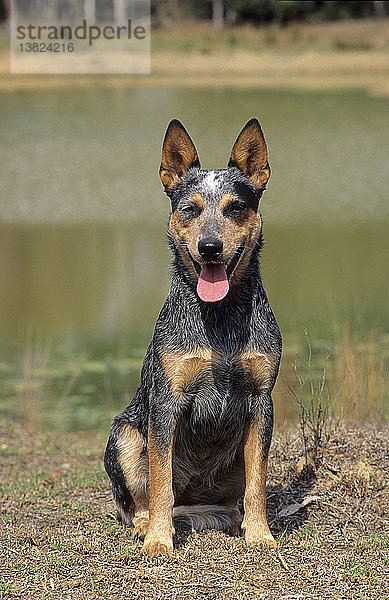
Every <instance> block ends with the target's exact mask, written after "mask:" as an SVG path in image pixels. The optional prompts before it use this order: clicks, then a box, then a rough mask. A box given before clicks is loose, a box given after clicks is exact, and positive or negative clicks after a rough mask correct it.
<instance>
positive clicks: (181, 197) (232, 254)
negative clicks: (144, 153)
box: [159, 119, 270, 302]
mask: <svg viewBox="0 0 389 600" xmlns="http://www.w3.org/2000/svg"><path fill="white" fill-rule="evenodd" d="M159 172H160V177H161V180H162V183H163V185H164V188H165V191H166V193H167V195H168V196H169V198H170V200H171V203H172V214H171V216H170V221H169V235H170V238H171V240H172V242H173V244H174V247H175V249H176V250H177V251H178V252H179V253H180V256H181V258H182V260H183V262H184V264H185V266H186V269H187V271H188V273H189V274H190V276H191V278H192V279H193V283H194V284H195V285H196V286H197V293H198V295H199V297H200V298H201V300H203V301H204V302H217V301H219V300H222V299H223V298H224V297H225V296H226V295H227V293H228V290H229V286H230V285H235V284H237V283H239V281H240V280H241V278H242V276H243V275H244V273H245V271H246V269H247V266H248V264H249V261H250V257H251V255H252V253H253V251H254V249H255V248H256V246H257V244H258V240H259V238H260V235H261V229H262V222H261V217H260V215H259V213H258V206H259V200H260V197H261V195H262V193H263V191H264V189H265V187H266V184H267V181H268V179H269V177H270V167H269V163H268V159H267V149H266V143H265V138H264V136H263V133H262V130H261V127H260V125H259V122H258V121H257V119H251V120H250V121H249V122H248V123H247V124H246V125H245V127H244V128H243V129H242V131H241V132H240V134H239V136H238V138H237V140H236V142H235V144H234V146H233V148H232V152H231V157H230V160H229V163H228V168H227V169H212V170H200V162H199V159H198V155H197V151H196V148H195V146H194V144H193V142H192V140H191V138H190V137H189V134H188V133H187V131H186V130H185V128H184V127H183V125H182V124H181V123H180V122H179V121H177V120H173V121H171V122H170V123H169V126H168V128H167V131H166V135H165V139H164V142H163V147H162V162H161V167H160V171H159Z"/></svg>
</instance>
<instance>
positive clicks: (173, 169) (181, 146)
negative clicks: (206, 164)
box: [159, 119, 200, 190]
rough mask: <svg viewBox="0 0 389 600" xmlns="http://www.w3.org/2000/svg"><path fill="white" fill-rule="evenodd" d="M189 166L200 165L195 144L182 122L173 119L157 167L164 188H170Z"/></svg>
mask: <svg viewBox="0 0 389 600" xmlns="http://www.w3.org/2000/svg"><path fill="white" fill-rule="evenodd" d="M191 167H200V162H199V157H198V156H197V151H196V148H195V145H194V143H193V142H192V140H191V139H190V136H189V134H188V132H187V131H186V129H185V127H184V126H183V125H182V123H180V121H177V119H173V121H170V123H169V126H168V128H167V131H166V134H165V139H164V140H163V145H162V161H161V166H160V168H159V175H160V177H161V181H162V183H163V185H164V187H165V190H170V188H172V187H173V186H174V185H175V184H176V183H177V182H178V181H179V180H180V179H181V177H183V176H184V175H185V173H186V172H187V170H188V169H190V168H191Z"/></svg>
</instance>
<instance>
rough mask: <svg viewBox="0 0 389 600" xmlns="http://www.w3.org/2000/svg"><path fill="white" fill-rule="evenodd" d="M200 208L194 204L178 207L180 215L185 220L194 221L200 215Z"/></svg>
mask: <svg viewBox="0 0 389 600" xmlns="http://www.w3.org/2000/svg"><path fill="white" fill-rule="evenodd" d="M200 212H201V211H200V208H199V207H198V206H197V205H196V204H184V205H183V206H181V207H180V213H181V214H182V215H183V216H184V217H185V219H194V218H195V217H198V216H199V214H200Z"/></svg>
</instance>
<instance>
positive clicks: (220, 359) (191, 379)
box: [162, 348, 276, 400]
mask: <svg viewBox="0 0 389 600" xmlns="http://www.w3.org/2000/svg"><path fill="white" fill-rule="evenodd" d="M275 361H276V359H275V357H274V356H273V355H271V354H267V353H264V352H261V351H259V350H255V349H246V350H244V351H242V352H237V353H235V354H233V355H231V356H226V355H223V354H222V353H221V352H219V351H216V350H213V349H212V348H194V349H192V350H190V351H187V352H182V353H165V354H164V355H163V358H162V363H163V368H164V370H165V373H166V376H167V379H168V382H169V384H170V386H171V388H172V391H173V393H174V395H175V396H176V397H177V398H181V399H192V400H196V399H197V400H201V397H202V396H203V395H204V394H208V395H211V396H212V397H216V396H217V397H221V398H226V397H227V396H228V395H229V394H234V393H235V392H238V393H240V395H243V396H244V395H252V394H254V395H259V394H261V393H262V392H263V391H264V390H265V389H266V388H267V387H268V386H269V383H270V381H271V378H272V374H273V372H274V368H275Z"/></svg>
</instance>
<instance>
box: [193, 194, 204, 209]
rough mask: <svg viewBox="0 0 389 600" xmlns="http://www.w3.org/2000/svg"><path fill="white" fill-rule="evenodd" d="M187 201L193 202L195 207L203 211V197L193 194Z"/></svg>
mask: <svg viewBox="0 0 389 600" xmlns="http://www.w3.org/2000/svg"><path fill="white" fill-rule="evenodd" d="M189 200H191V201H192V202H194V203H195V204H197V206H198V207H199V208H200V209H201V210H204V208H205V198H204V196H202V195H201V194H198V193H196V194H193V195H192V196H190V198H189Z"/></svg>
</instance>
